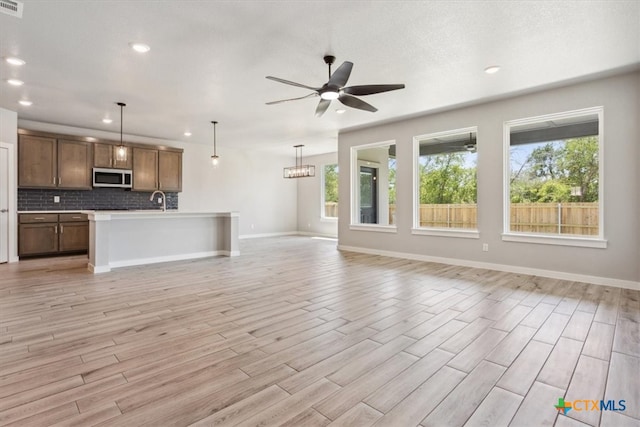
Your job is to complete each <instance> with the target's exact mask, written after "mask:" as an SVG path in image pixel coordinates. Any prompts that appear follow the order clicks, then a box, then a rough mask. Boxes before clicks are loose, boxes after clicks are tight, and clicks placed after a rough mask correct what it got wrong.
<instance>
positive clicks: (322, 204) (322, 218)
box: [320, 162, 340, 222]
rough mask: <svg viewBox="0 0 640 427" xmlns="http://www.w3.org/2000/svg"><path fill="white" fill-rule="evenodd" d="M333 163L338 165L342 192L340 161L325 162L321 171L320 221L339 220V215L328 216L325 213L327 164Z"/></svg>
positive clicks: (331, 164)
mask: <svg viewBox="0 0 640 427" xmlns="http://www.w3.org/2000/svg"><path fill="white" fill-rule="evenodd" d="M333 165H336V166H337V167H338V193H339V192H340V166H339V165H338V162H332V163H324V164H322V166H321V168H322V169H321V170H322V172H320V221H323V222H336V221H338V217H337V216H326V215H325V193H326V188H325V174H326V167H327V166H333ZM339 203H340V202H338V207H339V206H340V204H339Z"/></svg>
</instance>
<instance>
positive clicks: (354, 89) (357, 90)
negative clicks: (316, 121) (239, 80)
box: [267, 55, 404, 117]
mask: <svg viewBox="0 0 640 427" xmlns="http://www.w3.org/2000/svg"><path fill="white" fill-rule="evenodd" d="M335 60H336V57H335V56H331V55H326V56H325V57H324V62H325V63H326V64H327V65H328V66H329V81H328V82H327V83H325V84H324V85H322V87H312V86H307V85H303V84H300V83H296V82H292V81H289V80H284V79H280V78H278V77H272V76H267V78H268V79H269V80H273V81H276V82H280V83H284V84H287V85H291V86H297V87H301V88H304V89H310V90H312V91H313V92H311V93H310V94H308V95H305V96H301V97H298V98H290V99H282V100H280V101H271V102H267V105H273V104H280V103H281V102H288V101H296V100H298V99H305V98H312V97H316V96H319V97H320V98H321V99H320V102H319V103H318V106H317V107H316V117H320V116H322V115H323V114H324V112H325V111H327V108H329V104H331V101H332V100H334V99H337V100H338V101H340V102H341V103H343V104H344V105H346V106H348V107H351V108H357V109H359V110H365V111H370V112H372V113H375V112H376V111H378V109H377V108H376V107H374V106H373V105H371V104H368V103H366V102H364V101H362V100H361V99H359V98H356V96H364V95H373V94H375V93H381V92H388V91H391V90H397V89H404V84H387V85H361V86H345V85H346V84H347V80H349V76H350V75H351V69H352V68H353V62H349V61H345V62H343V63H342V65H340V66H339V67H338V69H337V70H336V71H335V72H334V73H333V74H331V65H332V64H333V63H334V62H335ZM354 95H355V96H354Z"/></svg>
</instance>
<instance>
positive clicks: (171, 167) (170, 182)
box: [158, 151, 182, 191]
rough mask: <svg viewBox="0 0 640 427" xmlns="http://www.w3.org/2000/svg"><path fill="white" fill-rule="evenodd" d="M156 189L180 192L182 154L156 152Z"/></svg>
mask: <svg viewBox="0 0 640 427" xmlns="http://www.w3.org/2000/svg"><path fill="white" fill-rule="evenodd" d="M158 188H159V189H160V190H162V191H182V153H179V152H175V151H159V152H158Z"/></svg>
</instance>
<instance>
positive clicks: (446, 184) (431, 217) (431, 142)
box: [415, 128, 478, 230]
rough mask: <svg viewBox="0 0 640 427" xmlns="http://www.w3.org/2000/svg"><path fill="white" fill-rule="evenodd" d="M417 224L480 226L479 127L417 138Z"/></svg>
mask: <svg viewBox="0 0 640 427" xmlns="http://www.w3.org/2000/svg"><path fill="white" fill-rule="evenodd" d="M415 144H416V147H415V150H416V162H417V163H416V168H417V169H416V170H417V177H416V179H417V180H418V185H417V192H418V194H417V195H416V198H415V200H416V201H418V206H416V220H415V223H416V224H415V226H416V227H418V228H440V229H442V228H446V229H472V230H473V229H477V227H478V224H477V211H478V208H477V191H476V189H477V179H476V168H477V157H478V155H477V153H476V129H475V128H469V129H466V130H457V131H452V132H442V133H438V134H431V135H425V136H422V137H418V138H416V142H415Z"/></svg>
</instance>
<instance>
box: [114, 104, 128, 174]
mask: <svg viewBox="0 0 640 427" xmlns="http://www.w3.org/2000/svg"><path fill="white" fill-rule="evenodd" d="M117 104H118V105H119V106H120V145H119V146H118V149H117V150H116V161H118V162H126V161H127V147H125V146H124V143H123V142H122V110H123V108H124V107H126V106H127V104H125V103H124V102H118V103H117Z"/></svg>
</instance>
